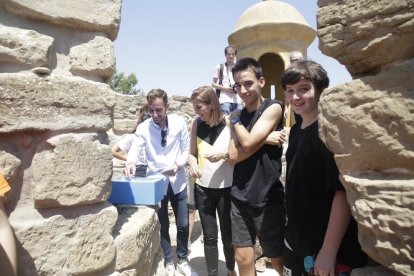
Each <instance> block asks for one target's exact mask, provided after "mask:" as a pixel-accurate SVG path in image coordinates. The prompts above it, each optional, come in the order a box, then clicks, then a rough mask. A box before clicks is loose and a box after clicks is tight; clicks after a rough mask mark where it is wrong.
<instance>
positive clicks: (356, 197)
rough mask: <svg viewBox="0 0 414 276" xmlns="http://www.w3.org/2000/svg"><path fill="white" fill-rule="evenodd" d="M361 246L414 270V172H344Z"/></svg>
mask: <svg viewBox="0 0 414 276" xmlns="http://www.w3.org/2000/svg"><path fill="white" fill-rule="evenodd" d="M341 179H342V182H343V183H344V184H345V187H346V190H347V194H348V201H349V202H351V210H352V214H353V215H354V217H355V218H356V220H357V221H358V235H359V241H360V243H361V246H362V248H363V249H364V251H365V252H367V253H368V254H369V255H370V256H371V257H372V258H373V259H374V260H375V261H377V262H379V263H381V264H382V265H384V266H386V267H388V268H390V269H392V270H394V271H397V272H398V273H399V274H401V275H411V274H412V272H413V271H414V255H413V248H414V237H413V225H414V181H413V175H412V174H411V175H404V174H380V173H377V172H367V173H361V174H357V175H350V174H345V175H343V176H342V178H341Z"/></svg>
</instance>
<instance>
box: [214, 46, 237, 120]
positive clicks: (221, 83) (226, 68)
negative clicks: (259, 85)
mask: <svg viewBox="0 0 414 276" xmlns="http://www.w3.org/2000/svg"><path fill="white" fill-rule="evenodd" d="M236 54H237V49H236V47H234V46H233V45H229V46H227V47H226V48H224V55H225V56H226V62H225V63H224V64H218V65H217V66H216V68H215V70H214V76H213V82H212V84H211V86H212V87H213V88H215V89H216V92H217V91H218V90H219V91H220V92H219V93H217V95H218V96H219V102H220V107H221V110H223V112H224V113H226V115H229V114H230V113H231V112H232V111H233V110H235V109H241V108H242V101H241V99H240V97H239V96H238V95H237V93H235V92H234V90H233V85H234V80H233V73H232V72H231V70H232V69H233V67H234V60H235V59H236Z"/></svg>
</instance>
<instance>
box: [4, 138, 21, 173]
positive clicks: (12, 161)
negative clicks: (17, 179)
mask: <svg viewBox="0 0 414 276" xmlns="http://www.w3.org/2000/svg"><path fill="white" fill-rule="evenodd" d="M8 146H9V145H7V144H6V143H4V142H0V172H1V173H2V174H3V175H4V177H5V178H6V179H10V178H13V177H14V176H15V175H16V174H17V171H18V169H19V167H20V165H21V161H20V159H19V158H18V157H16V156H15V155H13V154H11V153H9V152H6V151H5V150H6V149H7V150H9V149H10V148H9V147H8Z"/></svg>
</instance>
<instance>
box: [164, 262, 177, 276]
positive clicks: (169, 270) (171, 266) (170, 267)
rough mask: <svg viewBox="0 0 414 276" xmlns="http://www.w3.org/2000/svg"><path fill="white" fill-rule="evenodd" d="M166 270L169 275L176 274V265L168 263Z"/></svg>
mask: <svg viewBox="0 0 414 276" xmlns="http://www.w3.org/2000/svg"><path fill="white" fill-rule="evenodd" d="M165 270H166V271H167V275H168V276H174V275H175V266H174V264H167V265H166V266H165Z"/></svg>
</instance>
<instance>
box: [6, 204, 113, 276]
mask: <svg viewBox="0 0 414 276" xmlns="http://www.w3.org/2000/svg"><path fill="white" fill-rule="evenodd" d="M116 219H117V211H116V208H115V207H113V206H110V205H109V204H98V205H93V206H89V207H88V208H85V207H82V206H80V207H75V208H70V209H69V208H68V209H55V210H43V211H39V212H38V211H36V210H35V209H32V208H30V207H28V208H23V207H21V208H19V209H18V210H16V211H15V212H13V213H12V214H11V216H10V221H11V224H12V226H13V229H14V232H15V235H16V238H17V240H18V241H19V242H18V256H19V258H18V260H19V266H18V269H19V273H18V274H19V275H21V276H26V275H27V276H32V275H91V273H94V272H95V274H93V275H97V274H96V272H98V271H100V270H102V269H104V268H105V267H107V266H108V265H110V264H111V263H113V262H114V259H115V246H114V240H113V238H112V236H111V233H112V228H113V227H114V225H115V222H116Z"/></svg>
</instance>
